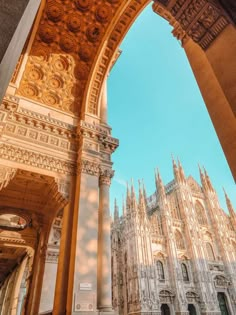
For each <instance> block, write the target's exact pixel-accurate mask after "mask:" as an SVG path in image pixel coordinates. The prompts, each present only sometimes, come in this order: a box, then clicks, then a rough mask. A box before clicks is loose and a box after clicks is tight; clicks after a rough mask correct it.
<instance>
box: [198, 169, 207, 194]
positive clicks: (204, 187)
mask: <svg viewBox="0 0 236 315" xmlns="http://www.w3.org/2000/svg"><path fill="white" fill-rule="evenodd" d="M198 168H199V174H200V178H201V183H202V188H203V189H204V190H205V191H206V190H207V188H208V187H207V182H206V178H205V175H204V174H203V172H202V169H201V167H200V165H199V164H198Z"/></svg>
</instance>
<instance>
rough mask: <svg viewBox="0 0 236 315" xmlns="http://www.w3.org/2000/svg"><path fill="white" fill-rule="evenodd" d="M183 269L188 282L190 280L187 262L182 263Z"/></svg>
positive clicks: (185, 279)
mask: <svg viewBox="0 0 236 315" xmlns="http://www.w3.org/2000/svg"><path fill="white" fill-rule="evenodd" d="M181 269H182V275H183V280H184V281H186V282H187V281H189V276H188V268H187V266H186V264H184V263H182V264H181Z"/></svg>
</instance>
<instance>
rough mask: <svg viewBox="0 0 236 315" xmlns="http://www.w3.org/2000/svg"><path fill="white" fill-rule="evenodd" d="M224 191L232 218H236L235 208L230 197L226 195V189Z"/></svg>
mask: <svg viewBox="0 0 236 315" xmlns="http://www.w3.org/2000/svg"><path fill="white" fill-rule="evenodd" d="M223 190H224V193H225V200H226V205H227V208H228V210H229V213H230V216H231V217H236V213H235V212H234V208H233V205H232V203H231V200H230V199H229V196H228V195H227V193H226V191H225V189H224V188H223Z"/></svg>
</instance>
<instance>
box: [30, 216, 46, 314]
mask: <svg viewBox="0 0 236 315" xmlns="http://www.w3.org/2000/svg"><path fill="white" fill-rule="evenodd" d="M35 220H37V219H36V218H35ZM36 224H37V223H36ZM38 234H39V241H38V246H37V251H36V254H35V257H34V262H33V268H32V282H31V283H30V287H29V299H28V301H27V302H26V314H27V315H35V314H38V310H39V303H40V296H41V289H42V283H43V275H44V265H45V259H46V250H47V241H48V227H47V226H43V227H41V228H39V230H38Z"/></svg>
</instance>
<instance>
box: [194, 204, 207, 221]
mask: <svg viewBox="0 0 236 315" xmlns="http://www.w3.org/2000/svg"><path fill="white" fill-rule="evenodd" d="M195 210H196V216H197V221H198V223H199V224H200V225H205V224H206V223H207V220H206V215H205V211H204V208H203V206H202V204H201V203H200V202H199V201H197V202H196V204H195Z"/></svg>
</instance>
